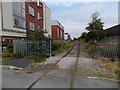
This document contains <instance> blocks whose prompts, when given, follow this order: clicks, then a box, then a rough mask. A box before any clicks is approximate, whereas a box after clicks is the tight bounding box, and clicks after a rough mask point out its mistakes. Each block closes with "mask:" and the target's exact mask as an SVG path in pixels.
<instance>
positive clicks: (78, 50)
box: [70, 42, 80, 88]
mask: <svg viewBox="0 0 120 90" xmlns="http://www.w3.org/2000/svg"><path fill="white" fill-rule="evenodd" d="M76 52H77V53H76V61H75V64H74V68H73V69H72V75H71V79H70V88H73V84H74V79H75V76H76V74H77V67H78V60H79V55H80V42H77V51H76Z"/></svg>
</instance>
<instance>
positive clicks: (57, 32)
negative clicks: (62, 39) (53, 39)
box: [57, 28, 60, 38]
mask: <svg viewBox="0 0 120 90" xmlns="http://www.w3.org/2000/svg"><path fill="white" fill-rule="evenodd" d="M59 34H60V33H59V28H58V29H57V37H58V38H59V36H60V35H59Z"/></svg>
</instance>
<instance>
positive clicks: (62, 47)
mask: <svg viewBox="0 0 120 90" xmlns="http://www.w3.org/2000/svg"><path fill="white" fill-rule="evenodd" d="M72 46H73V42H69V43H64V42H54V43H53V44H52V56H55V55H57V54H59V53H62V52H65V51H67V50H69V49H70V48H71V47H72Z"/></svg>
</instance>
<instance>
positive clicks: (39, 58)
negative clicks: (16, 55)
mask: <svg viewBox="0 0 120 90" xmlns="http://www.w3.org/2000/svg"><path fill="white" fill-rule="evenodd" d="M23 59H28V60H34V61H35V62H42V61H45V60H46V57H44V56H30V57H24V58H23Z"/></svg>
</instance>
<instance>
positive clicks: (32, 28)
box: [29, 22, 35, 31]
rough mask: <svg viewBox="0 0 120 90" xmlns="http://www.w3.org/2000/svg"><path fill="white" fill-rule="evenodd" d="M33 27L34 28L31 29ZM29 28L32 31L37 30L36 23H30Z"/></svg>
mask: <svg viewBox="0 0 120 90" xmlns="http://www.w3.org/2000/svg"><path fill="white" fill-rule="evenodd" d="M32 25H33V26H32ZM31 27H32V28H31ZM29 28H30V30H33V31H34V30H35V23H33V22H29Z"/></svg>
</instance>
